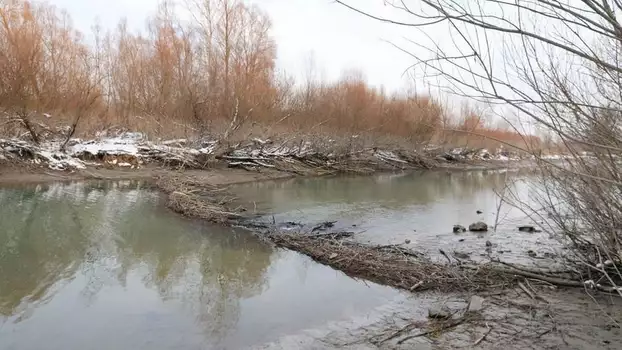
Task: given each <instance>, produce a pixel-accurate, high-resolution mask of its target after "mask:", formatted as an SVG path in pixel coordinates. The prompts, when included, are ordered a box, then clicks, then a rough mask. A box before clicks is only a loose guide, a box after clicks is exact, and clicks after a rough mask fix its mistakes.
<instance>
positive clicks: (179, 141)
mask: <svg viewBox="0 0 622 350" xmlns="http://www.w3.org/2000/svg"><path fill="white" fill-rule="evenodd" d="M186 143H188V140H187V139H177V140H167V141H162V142H161V144H163V145H166V146H169V145H185V144H186Z"/></svg>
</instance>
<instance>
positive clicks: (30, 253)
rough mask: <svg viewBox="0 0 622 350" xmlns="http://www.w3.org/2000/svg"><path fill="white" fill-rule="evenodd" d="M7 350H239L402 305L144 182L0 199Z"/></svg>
mask: <svg viewBox="0 0 622 350" xmlns="http://www.w3.org/2000/svg"><path fill="white" fill-rule="evenodd" d="M0 218H1V220H0V281H1V284H0V322H1V324H0V349H16V350H17V349H19V350H28V349H33V350H34V349H50V350H51V349H59V350H60V349H152V350H153V349H156V350H157V349H211V348H222V349H224V348H226V349H237V348H242V347H245V346H251V345H258V344H262V343H264V342H268V341H273V340H276V339H278V338H279V337H282V336H285V335H288V334H293V333H297V332H300V331H303V330H305V329H313V328H316V327H319V326H324V325H325V324H326V323H327V322H331V321H340V320H348V319H351V318H356V317H362V316H364V315H365V314H366V313H368V312H370V311H371V310H373V309H374V308H377V307H379V306H382V305H385V304H387V303H389V302H392V301H394V300H396V298H397V299H399V298H402V295H401V294H400V293H399V292H397V291H394V290H392V289H390V288H388V287H381V286H377V285H374V284H370V283H367V284H365V283H363V282H358V281H354V280H352V279H350V278H347V277H346V276H344V275H343V274H341V273H339V272H337V271H334V270H332V269H330V268H327V267H324V266H320V265H317V264H314V263H312V262H311V261H310V260H308V259H307V258H305V257H302V256H300V255H298V254H295V253H293V252H287V251H277V250H274V249H272V248H270V247H269V246H267V245H265V244H263V243H261V242H260V241H259V240H257V239H256V238H254V237H253V236H252V235H250V234H248V233H246V232H237V231H234V230H231V229H224V228H220V227H214V226H209V225H204V224H201V223H197V222H193V221H189V220H186V219H183V218H180V217H178V216H177V215H175V214H173V213H171V212H169V211H167V209H166V208H164V206H163V203H162V199H161V197H160V196H159V195H158V194H157V193H155V192H153V191H150V190H148V189H143V188H141V187H140V184H137V183H132V182H126V183H89V184H85V183H76V184H52V185H38V186H33V187H20V188H13V189H3V190H0Z"/></svg>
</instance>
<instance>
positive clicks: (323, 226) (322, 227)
mask: <svg viewBox="0 0 622 350" xmlns="http://www.w3.org/2000/svg"><path fill="white" fill-rule="evenodd" d="M335 223H337V221H326V222H323V223H321V224H319V225H317V226H315V227H314V228H313V229H312V230H311V233H313V232H316V231H326V230H327V229H329V228H332V227H334V226H335Z"/></svg>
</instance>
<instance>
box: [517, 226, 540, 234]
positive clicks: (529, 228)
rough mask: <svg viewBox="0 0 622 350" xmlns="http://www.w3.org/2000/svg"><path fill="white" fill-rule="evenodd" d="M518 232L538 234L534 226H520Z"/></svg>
mask: <svg viewBox="0 0 622 350" xmlns="http://www.w3.org/2000/svg"><path fill="white" fill-rule="evenodd" d="M518 230H519V231H520V232H536V228H535V227H533V226H529V225H525V226H519V227H518Z"/></svg>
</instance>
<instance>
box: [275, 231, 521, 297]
mask: <svg viewBox="0 0 622 350" xmlns="http://www.w3.org/2000/svg"><path fill="white" fill-rule="evenodd" d="M349 236H350V235H349V234H345V233H327V234H319V235H308V234H272V235H270V236H269V240H270V241H272V242H273V243H274V244H276V245H277V246H279V247H283V248H287V249H291V250H294V251H297V252H300V253H302V254H305V255H307V256H309V257H311V258H312V259H313V260H315V261H317V262H319V263H321V264H324V265H328V266H331V267H333V268H335V269H337V270H340V271H343V272H344V273H345V274H347V275H348V276H351V277H353V278H363V279H366V280H369V281H372V282H376V283H379V284H383V285H388V286H392V287H395V288H400V289H404V290H407V291H417V292H419V291H424V290H437V291H442V292H456V291H479V290H489V289H490V288H493V287H494V288H501V287H509V286H511V285H512V284H514V283H515V282H516V281H517V280H518V278H519V277H518V276H516V275H514V274H512V273H507V272H506V271H504V270H499V269H497V268H496V267H493V266H487V265H482V266H478V267H468V266H462V265H460V264H458V265H446V264H439V263H435V262H432V261H430V260H429V259H427V258H426V257H425V256H424V255H422V254H418V253H415V252H413V251H412V250H409V249H406V248H403V247H400V246H396V245H390V246H369V245H365V244H360V243H356V242H354V241H350V240H345V239H344V238H347V237H349ZM508 271H509V270H508Z"/></svg>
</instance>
